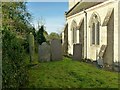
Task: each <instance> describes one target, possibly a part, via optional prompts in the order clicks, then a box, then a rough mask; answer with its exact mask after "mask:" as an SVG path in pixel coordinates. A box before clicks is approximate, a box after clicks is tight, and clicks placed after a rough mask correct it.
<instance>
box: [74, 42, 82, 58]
mask: <svg viewBox="0 0 120 90" xmlns="http://www.w3.org/2000/svg"><path fill="white" fill-rule="evenodd" d="M73 60H82V44H74V45H73Z"/></svg>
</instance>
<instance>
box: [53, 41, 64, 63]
mask: <svg viewBox="0 0 120 90" xmlns="http://www.w3.org/2000/svg"><path fill="white" fill-rule="evenodd" d="M51 60H52V61H56V60H62V44H61V41H60V40H57V39H54V40H52V41H51Z"/></svg>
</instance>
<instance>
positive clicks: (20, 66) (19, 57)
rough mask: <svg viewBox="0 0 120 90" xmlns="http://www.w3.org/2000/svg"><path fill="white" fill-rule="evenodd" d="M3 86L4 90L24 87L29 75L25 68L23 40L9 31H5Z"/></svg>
mask: <svg viewBox="0 0 120 90" xmlns="http://www.w3.org/2000/svg"><path fill="white" fill-rule="evenodd" d="M2 40H3V44H2V45H3V46H2V50H3V52H2V78H3V80H2V85H3V88H19V87H24V85H25V84H26V83H27V80H28V75H27V68H26V66H25V60H24V58H25V52H24V48H23V46H22V45H21V39H19V38H17V37H16V35H15V34H13V33H11V32H10V31H8V30H4V31H3V37H2Z"/></svg>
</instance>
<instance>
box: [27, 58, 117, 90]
mask: <svg viewBox="0 0 120 90" xmlns="http://www.w3.org/2000/svg"><path fill="white" fill-rule="evenodd" d="M27 87H28V88H96V87H98V88H118V73H116V72H109V71H104V70H101V69H97V68H95V67H94V66H92V65H91V64H87V63H84V62H78V61H73V60H71V59H69V58H64V60H62V61H56V62H45V63H37V65H35V66H32V67H30V68H29V85H28V86H27Z"/></svg>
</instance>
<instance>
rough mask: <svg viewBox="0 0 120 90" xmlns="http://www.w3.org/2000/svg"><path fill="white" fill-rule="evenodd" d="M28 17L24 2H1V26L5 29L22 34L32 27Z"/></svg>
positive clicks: (29, 16)
mask: <svg viewBox="0 0 120 90" xmlns="http://www.w3.org/2000/svg"><path fill="white" fill-rule="evenodd" d="M30 19H31V15H30V13H28V11H27V9H26V2H2V26H3V27H4V28H5V29H9V30H11V31H12V32H15V33H17V34H20V35H24V34H26V33H29V31H30V30H31V29H32V28H33V27H32V25H31V24H30V23H29V22H30Z"/></svg>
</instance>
